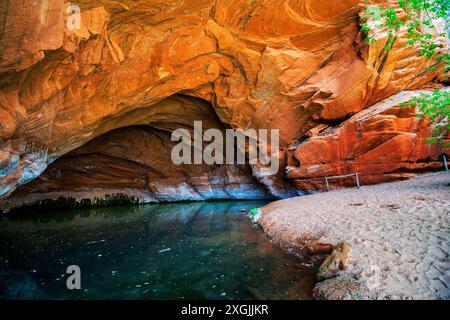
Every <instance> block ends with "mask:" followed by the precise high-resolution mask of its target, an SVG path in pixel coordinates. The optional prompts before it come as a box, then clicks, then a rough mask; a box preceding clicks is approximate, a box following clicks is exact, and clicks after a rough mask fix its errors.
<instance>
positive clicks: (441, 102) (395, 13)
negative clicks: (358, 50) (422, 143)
mask: <svg viewBox="0 0 450 320" xmlns="http://www.w3.org/2000/svg"><path fill="white" fill-rule="evenodd" d="M366 2H367V1H366ZM365 13H366V14H367V15H368V16H369V17H370V20H371V21H370V22H369V21H367V18H365V20H366V23H365V24H364V25H363V26H362V31H363V32H365V33H366V34H367V39H366V43H367V44H371V43H373V42H375V41H377V40H376V38H375V37H374V36H371V35H370V31H371V30H374V29H378V30H379V29H383V30H386V32H387V34H388V39H387V41H386V45H385V50H387V51H389V50H391V49H392V46H393V43H394V42H395V38H396V37H397V34H398V32H399V31H400V29H401V28H402V27H404V29H405V30H406V31H407V33H408V40H407V42H406V46H416V47H418V48H419V54H420V55H421V56H425V57H426V58H427V59H430V60H431V59H433V60H434V61H435V65H434V66H432V67H431V68H429V69H428V71H429V72H430V71H431V72H432V71H436V70H437V68H440V67H442V68H443V70H444V73H446V72H448V71H450V52H449V50H448V49H447V51H446V52H442V50H441V48H440V47H439V44H438V43H436V38H437V37H443V38H448V33H447V32H439V31H438V30H436V27H435V26H434V24H433V19H436V18H441V19H443V20H445V22H446V23H447V27H448V26H449V25H450V0H399V1H398V3H397V6H396V7H392V6H391V5H389V6H388V5H385V2H383V3H382V4H381V5H373V6H370V7H368V8H367V10H366V12H365ZM404 105H407V106H418V107H419V109H420V111H421V112H422V115H420V116H421V117H422V116H425V117H428V118H429V119H430V120H431V121H432V122H434V123H436V130H435V131H434V132H433V137H432V138H430V139H429V140H428V142H429V143H441V142H442V141H443V138H444V137H445V136H446V135H447V134H448V132H450V126H449V124H448V122H445V120H446V119H448V118H449V117H450V91H445V90H435V91H434V92H433V93H431V94H421V95H420V96H419V97H416V98H414V99H412V100H411V101H409V102H407V103H405V104H404ZM442 123H444V124H442ZM446 146H448V145H446Z"/></svg>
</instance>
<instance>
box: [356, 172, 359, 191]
mask: <svg viewBox="0 0 450 320" xmlns="http://www.w3.org/2000/svg"><path fill="white" fill-rule="evenodd" d="M356 187H357V188H358V189H359V176H358V173H356Z"/></svg>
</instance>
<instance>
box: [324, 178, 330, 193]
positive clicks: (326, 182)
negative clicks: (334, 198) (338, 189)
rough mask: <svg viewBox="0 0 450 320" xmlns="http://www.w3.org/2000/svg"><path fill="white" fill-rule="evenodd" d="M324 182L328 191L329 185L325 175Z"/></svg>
mask: <svg viewBox="0 0 450 320" xmlns="http://www.w3.org/2000/svg"><path fill="white" fill-rule="evenodd" d="M325 184H326V186H327V191H330V185H329V184H328V179H327V177H325Z"/></svg>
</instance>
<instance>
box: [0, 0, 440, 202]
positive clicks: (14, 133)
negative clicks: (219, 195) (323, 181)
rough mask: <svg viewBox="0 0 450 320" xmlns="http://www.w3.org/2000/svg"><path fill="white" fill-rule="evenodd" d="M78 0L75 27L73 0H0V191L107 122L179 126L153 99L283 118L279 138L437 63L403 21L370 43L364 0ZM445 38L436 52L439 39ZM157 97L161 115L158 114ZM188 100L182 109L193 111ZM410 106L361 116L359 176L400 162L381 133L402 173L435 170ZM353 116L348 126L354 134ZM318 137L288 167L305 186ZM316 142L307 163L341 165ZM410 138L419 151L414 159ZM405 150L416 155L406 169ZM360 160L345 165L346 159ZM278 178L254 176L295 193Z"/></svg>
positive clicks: (232, 121)
mask: <svg viewBox="0 0 450 320" xmlns="http://www.w3.org/2000/svg"><path fill="white" fill-rule="evenodd" d="M373 2H376V1H373ZM76 4H77V5H79V7H80V9H81V19H80V21H81V25H80V28H79V29H73V28H72V27H70V26H72V24H70V23H68V22H70V19H71V17H72V16H71V15H70V14H68V13H67V12H68V11H67V9H68V7H69V5H70V4H69V3H66V2H64V1H63V0H45V1H44V0H36V1H25V0H22V1H16V0H5V1H2V3H1V5H0V22H1V23H0V119H1V125H0V196H1V197H2V198H5V197H7V196H8V195H10V194H11V193H12V192H13V191H14V190H15V189H16V188H17V187H19V186H21V185H24V184H26V183H28V182H29V181H32V180H33V179H34V178H36V177H38V176H39V175H40V174H42V172H43V171H44V170H45V168H46V166H47V165H48V164H49V163H51V162H53V161H55V160H56V159H58V158H60V157H62V156H64V155H66V154H68V153H70V152H71V151H73V150H75V149H77V148H79V147H81V146H83V145H85V144H86V143H88V142H89V141H91V140H93V139H95V138H97V137H100V136H102V135H104V134H107V133H108V132H110V131H112V130H115V129H119V128H123V127H128V126H136V125H149V124H151V123H152V122H159V123H160V126H164V123H178V122H179V121H180V120H181V119H182V118H183V117H180V116H179V115H180V113H179V112H172V109H171V108H172V107H171V106H170V103H169V106H168V107H167V108H166V109H164V108H163V109H160V104H161V103H162V104H164V103H166V101H170V97H173V96H174V95H178V94H182V95H185V96H191V97H196V98H199V99H202V100H204V101H206V102H208V103H210V104H211V105H212V107H213V109H214V112H215V114H216V115H217V117H218V119H219V121H220V122H221V124H222V125H223V126H225V127H231V128H240V129H244V128H255V129H259V128H265V129H272V128H274V129H279V130H280V137H281V144H282V146H284V147H287V146H288V145H289V144H290V143H292V142H293V141H301V140H303V139H304V138H305V137H306V136H308V135H310V133H311V131H310V130H313V131H314V130H315V129H314V128H317V127H318V126H319V127H320V126H322V127H323V126H324V125H330V124H333V125H336V124H339V123H341V122H342V121H344V120H345V119H347V118H349V117H351V116H352V115H354V114H357V113H358V112H361V111H362V110H364V109H366V108H367V107H370V106H372V105H374V104H376V103H377V102H379V101H381V100H383V99H386V98H388V97H390V96H392V95H394V94H397V93H398V92H400V91H403V90H415V89H417V88H419V87H420V86H422V85H424V84H426V83H428V82H430V81H432V80H433V79H434V78H436V77H437V76H438V75H439V74H440V72H441V70H440V68H437V69H436V70H434V69H430V67H431V66H433V64H434V63H433V61H430V60H427V59H425V58H424V57H420V56H419V55H418V49H417V48H413V47H405V46H404V44H405V42H406V30H401V31H400V33H399V35H398V37H397V39H396V41H395V43H394V45H393V48H392V49H391V50H390V51H389V52H388V51H387V50H385V42H386V39H387V35H386V33H385V32H383V30H374V31H373V32H374V34H372V36H374V37H376V38H377V39H378V41H377V42H376V43H373V44H371V45H367V44H366V43H365V42H364V38H365V35H364V34H363V33H361V31H360V26H361V22H360V16H361V15H363V11H364V9H365V7H367V6H368V5H370V4H366V3H365V1H362V0H340V1H332V2H330V1H329V0H302V1H279V0H269V1H265V2H264V3H263V2H248V1H246V0H239V1H227V0H217V1H211V0H188V1H160V0H142V1H131V0H130V1H128V0H126V1H120V2H119V1H107V0H79V1H77V3H76ZM436 41H438V40H436ZM439 41H441V40H439ZM441 42H442V41H441ZM441 47H442V50H445V48H446V44H445V43H444V42H443V43H441ZM156 106H158V107H156ZM155 108H156V109H157V110H160V111H161V112H160V113H158V114H155ZM191 111H192V110H185V113H184V114H185V115H186V117H187V118H189V119H191V118H192V117H193V116H194V115H193V114H191V113H190V112H191ZM386 116H387V115H386ZM408 117H409V118H410V119H409V120H408V119H407V120H398V121H394V120H392V119H390V118H389V120H387V119H385V120H380V118H379V117H378V118H376V119H375V120H367V121H365V122H364V123H365V124H366V125H367V126H368V127H369V128H366V129H367V130H368V132H369V133H370V134H371V138H370V139H369V137H368V136H366V139H363V141H362V143H361V144H360V147H359V148H360V149H359V150H361V154H360V153H357V157H358V159H359V160H364V159H363V158H364V156H365V157H366V158H370V161H371V162H375V163H377V165H372V166H364V165H363V166H362V169H364V170H366V171H367V170H372V169H374V170H375V171H374V173H373V176H372V177H370V178H369V177H367V180H365V181H367V182H378V181H381V180H385V178H384V177H385V176H386V175H383V174H384V173H386V172H391V171H392V170H395V169H394V167H395V166H394V167H393V166H390V165H386V164H384V163H385V162H386V161H390V159H389V158H387V157H386V156H385V155H384V154H383V153H382V152H379V150H380V149H379V148H375V149H373V148H372V147H373V144H374V143H375V142H374V140H376V138H377V136H381V139H384V140H383V143H382V144H381V146H382V148H385V150H386V151H391V150H392V146H393V145H395V146H398V145H400V146H402V148H400V149H398V150H397V152H396V154H395V155H393V156H394V157H396V159H397V158H398V159H400V160H401V161H400V162H399V163H400V164H399V166H397V167H398V169H399V170H403V169H405V168H406V169H408V170H409V169H411V170H416V169H417V168H420V169H423V167H429V168H434V167H435V166H434V164H433V163H434V161H435V160H436V157H435V156H437V155H438V152H432V151H427V150H428V149H427V150H425V151H417V150H423V149H424V148H425V147H424V146H423V144H422V142H420V137H422V136H423V135H425V133H426V132H428V131H427V130H428V129H427V128H426V125H418V126H416V125H415V123H416V122H415V120H414V121H413V120H412V118H413V116H412V115H411V116H408ZM397 118H399V119H404V118H402V117H398V116H397ZM201 119H202V118H201V117H200V119H197V120H201ZM402 121H406V122H408V124H401V123H399V122H402ZM412 122H414V123H412ZM359 123H361V121H359V122H358V125H359ZM390 126H393V127H394V129H392V128H391V127H390ZM350 127H351V126H348V128H349V129H348V130H347V131H346V132H348V133H347V135H348V136H349V137H352V136H354V135H355V134H356V135H357V134H358V132H361V130H359V129H355V128H352V129H351V128H350ZM392 130H394V131H395V130H397V131H403V132H405V133H404V134H403V133H402V134H393V133H392ZM341 131H345V128H344V129H341ZM352 132H353V133H352ZM392 135H394V136H395V137H394V138H392V139H391V142H387V141H386V140H385V139H388V137H389V136H392ZM412 135H417V138H415V139H413V138H411V136H412ZM129 139H130V140H133V139H132V137H129ZM352 139H353V138H352ZM352 139H350V140H349V141H348V142H347V143H353V142H354V140H352ZM313 140H314V141H311V142H309V143H308V142H307V143H306V144H302V145H301V146H300V147H299V149H298V150H297V151H296V152H295V159H297V160H295V159H294V160H295V161H294V162H298V161H300V162H301V163H303V164H300V165H301V166H303V165H305V167H303V168H302V167H300V168H297V169H296V170H295V174H294V175H293V176H292V175H291V174H289V175H290V178H292V179H293V181H294V182H295V184H296V185H297V187H298V188H299V189H300V190H311V189H315V188H317V180H315V179H316V178H317V175H316V174H315V173H314V174H310V173H304V171H305V170H306V169H308V168H309V169H311V168H312V167H313V166H314V165H315V164H314V161H315V160H314V157H315V155H314V154H313V153H317V152H322V147H320V146H319V145H320V143H318V142H317V141H316V140H317V139H313ZM400 140H401V141H400ZM376 143H378V142H376ZM323 146H324V148H325V149H326V152H324V157H325V156H326V154H329V153H330V152H333V153H336V154H333V155H330V156H329V157H328V158H327V159H326V161H330V163H329V164H325V165H322V164H320V163H317V164H316V165H319V167H320V170H318V171H316V173H329V172H343V171H345V170H343V169H342V168H341V167H342V165H341V162H340V161H342V160H346V158H345V156H344V157H342V156H341V154H344V153H346V151H345V150H347V149H348V148H350V147H348V146H347V145H346V144H345V143H339V144H338V145H333V146H332V145H331V144H329V142H327V141H325V142H323ZM328 147H329V148H330V149H328ZM411 148H412V149H413V150H416V151H414V152H415V154H416V156H410V152H411V150H410V149H411ZM370 150H375V151H373V152H370ZM142 151H143V150H141V152H142ZM136 152H137V153H139V152H138V151H136ZM155 152H159V150H155ZM307 152H312V153H311V154H307ZM283 154H284V153H282V155H283ZM316 156H317V155H316ZM361 157H362V158H361ZM430 157H431V158H430ZM285 159H286V158H285ZM405 159H406V160H405ZM287 160H289V159H287ZM364 161H365V160H364ZM409 161H419V162H420V161H424V162H423V163H421V164H420V165H417V166H415V165H410V164H409ZM138 162H139V163H144V162H145V160H142V159H139V161H138ZM297 164H298V163H295V164H294V167H295V166H296V165H297ZM378 164H379V165H378ZM111 165H112V164H111ZM55 166H56V165H55ZM113 166H114V168H117V165H116V163H114V165H113ZM383 166H387V167H386V168H385V169H383V168H382V167H383ZM360 167H361V165H358V164H356V163H352V167H351V168H349V169H348V170H350V169H351V170H355V169H359V168H360ZM125 168H126V169H127V170H129V169H130V168H128V167H125ZM333 168H334V169H333ZM256 171H257V170H252V174H253V175H255V172H256ZM47 174H48V173H46V175H47ZM164 174H168V173H167V172H164ZM283 175H284V172H281V174H280V176H277V177H276V178H274V179H270V181H265V179H263V178H261V177H257V180H258V181H259V182H260V183H261V184H262V185H263V187H264V188H266V189H267V188H268V189H269V193H271V194H273V195H275V196H277V197H282V196H285V195H290V194H292V190H291V189H290V187H289V185H288V183H286V181H285V180H284V179H283ZM380 177H382V178H380ZM76 178H77V177H75V176H74V177H72V179H74V180H75V179H76ZM308 179H309V180H310V181H307V180H308ZM81 181H84V180H80V181H79V183H81ZM41 182H42V181H41ZM115 184H116V182H113V181H111V186H113V185H115ZM50 185H51V184H50ZM50 185H49V184H47V186H49V187H50ZM54 185H57V183H56V182H55V184H54Z"/></svg>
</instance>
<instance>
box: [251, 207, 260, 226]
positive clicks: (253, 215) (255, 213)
mask: <svg viewBox="0 0 450 320" xmlns="http://www.w3.org/2000/svg"><path fill="white" fill-rule="evenodd" d="M259 215H260V212H259V209H258V208H252V209H250V214H249V217H250V220H251V221H252V222H253V223H255V222H256V219H257V218H258V216H259Z"/></svg>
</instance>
